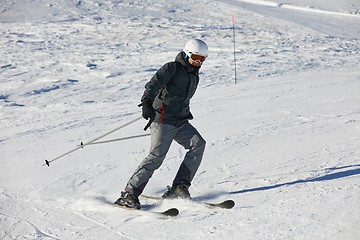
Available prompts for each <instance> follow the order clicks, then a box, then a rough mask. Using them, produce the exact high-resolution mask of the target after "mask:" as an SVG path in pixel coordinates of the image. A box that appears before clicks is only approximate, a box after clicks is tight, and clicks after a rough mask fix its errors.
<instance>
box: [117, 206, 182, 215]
mask: <svg viewBox="0 0 360 240" xmlns="http://www.w3.org/2000/svg"><path fill="white" fill-rule="evenodd" d="M113 205H114V206H115V207H118V208H121V209H126V210H132V211H141V212H149V213H152V214H157V215H161V216H168V217H176V216H177V215H179V210H178V209H177V208H169V209H167V210H165V211H162V212H157V211H151V210H146V209H136V208H128V207H125V206H120V205H117V204H113Z"/></svg>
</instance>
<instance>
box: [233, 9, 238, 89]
mask: <svg viewBox="0 0 360 240" xmlns="http://www.w3.org/2000/svg"><path fill="white" fill-rule="evenodd" d="M232 22H233V38H234V64H235V68H234V72H235V84H236V83H237V76H236V53H235V42H236V40H235V17H234V15H232Z"/></svg>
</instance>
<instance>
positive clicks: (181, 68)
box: [141, 52, 199, 127]
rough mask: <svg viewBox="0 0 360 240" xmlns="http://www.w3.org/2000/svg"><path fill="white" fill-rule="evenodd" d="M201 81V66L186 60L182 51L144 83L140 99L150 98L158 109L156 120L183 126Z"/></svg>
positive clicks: (188, 117)
mask: <svg viewBox="0 0 360 240" xmlns="http://www.w3.org/2000/svg"><path fill="white" fill-rule="evenodd" d="M198 83H199V68H196V67H193V66H192V65H190V64H189V63H188V61H187V60H186V54H185V53H184V52H180V53H179V54H178V55H177V56H176V58H175V61H174V62H168V63H166V64H164V65H163V66H162V67H161V68H160V69H159V70H158V71H157V72H156V73H155V74H154V76H153V77H152V78H151V80H150V81H149V82H148V83H147V84H146V85H145V92H144V94H143V96H142V98H141V101H142V102H144V101H150V102H152V103H153V104H152V105H153V108H154V109H155V111H156V116H155V119H154V122H159V123H165V124H170V125H174V126H177V127H179V126H181V125H182V124H183V123H184V122H186V121H188V119H192V114H191V113H190V99H191V98H192V97H193V96H194V94H195V91H196V88H197V86H198Z"/></svg>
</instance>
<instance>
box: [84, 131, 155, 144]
mask: <svg viewBox="0 0 360 240" xmlns="http://www.w3.org/2000/svg"><path fill="white" fill-rule="evenodd" d="M150 135H151V134H150V133H145V134H140V135H134V136H129V137H122V138H116V139H111V140H106V141H100V142H93V143H89V144H88V145H95V144H102V143H110V142H117V141H122V140H128V139H133V138H141V137H146V136H150ZM80 146H83V143H81V144H80Z"/></svg>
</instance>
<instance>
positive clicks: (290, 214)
mask: <svg viewBox="0 0 360 240" xmlns="http://www.w3.org/2000/svg"><path fill="white" fill-rule="evenodd" d="M281 3H283V2H280V1H260V0H251V1H250V0H247V1H240V0H237V1H235V0H234V1H230V0H219V1H207V0H199V1H190V0H183V1H166V0H157V1H150V0H142V1H137V2H136V3H135V2H133V1H129V0H124V1H115V0H113V1H100V0H84V1H72V0H61V1H51V0H23V1H15V0H5V1H2V2H1V3H0V36H1V38H0V42H1V46H2V47H1V48H0V54H1V56H2V58H0V164H1V165H0V238H1V239H327V240H329V239H334V240H335V239H350V240H355V239H358V236H359V235H360V231H359V229H358V226H357V225H358V222H359V220H360V211H359V207H358V206H359V203H360V199H359V196H360V194H359V193H360V189H359V184H360V178H359V175H360V150H359V149H360V148H359V145H360V94H359V93H360V91H359V89H360V67H359V66H360V64H359V54H360V40H359V39H360V31H359V28H358V26H359V24H360V17H359V16H358V15H357V14H356V13H357V12H358V11H359V9H360V4H359V3H358V1H355V0H352V1H351V0H347V1H345V0H343V1H335V0H332V1H316V2H315V3H313V2H310V1H307V0H301V1H286V5H283V4H281ZM214 9H216V11H214ZM314 10H316V11H314ZM231 15H234V16H235V24H236V26H235V27H236V29H235V30H236V39H237V44H236V53H237V55H236V56H237V70H238V71H237V73H238V83H237V84H236V85H235V84H234V64H233V42H232V40H233V39H232V22H231ZM191 37H199V38H203V39H204V40H205V41H207V42H208V44H209V46H210V57H209V59H208V60H207V61H206V62H205V64H204V66H203V68H202V71H201V83H200V86H199V89H198V92H197V93H196V95H195V97H194V99H193V101H192V112H193V114H194V116H195V119H194V120H193V121H192V123H193V124H194V125H195V126H196V127H197V128H198V130H199V131H200V132H201V133H202V135H203V136H204V138H205V139H206V140H207V149H206V152H205V156H204V161H203V164H202V166H201V167H200V169H199V172H198V174H197V175H196V177H195V179H194V182H193V185H192V187H191V189H190V190H191V193H192V195H193V196H194V197H195V198H196V199H200V200H206V201H210V202H211V201H213V202H217V201H220V200H224V199H228V198H231V199H234V200H235V201H236V206H235V208H234V209H232V210H218V209H209V208H206V207H204V206H202V205H199V204H194V203H190V202H186V201H168V202H164V203H162V204H160V205H155V203H154V202H153V201H151V200H148V199H144V198H141V199H140V200H141V202H142V203H143V205H144V208H146V209H150V208H152V209H154V210H164V209H166V208H168V207H173V206H176V207H178V208H179V210H180V215H179V216H178V217H176V218H172V219H161V218H158V217H156V216H153V215H151V214H146V213H145V214H144V213H139V212H135V211H126V210H121V209H117V208H114V207H112V206H111V205H109V204H107V203H106V202H112V201H114V200H116V198H117V197H118V196H119V194H120V191H121V190H122V189H123V187H124V185H125V183H126V181H127V180H128V178H129V177H130V175H131V174H132V172H133V171H134V169H135V168H136V166H137V165H138V164H139V162H140V161H142V159H143V158H144V156H145V155H146V154H147V151H148V148H149V137H143V138H139V139H133V140H126V141H121V142H114V143H108V144H102V145H94V146H88V147H85V148H84V149H80V150H78V151H76V152H74V153H72V154H70V155H68V156H66V157H63V158H61V159H59V160H58V161H56V162H53V163H52V164H51V166H50V167H46V166H42V165H43V163H44V160H45V159H49V160H50V159H53V158H55V157H57V156H59V155H61V154H63V153H65V152H67V151H69V150H71V149H73V148H75V147H76V146H77V145H78V144H79V143H80V142H81V141H84V142H86V141H88V140H91V139H94V138H95V137H97V136H100V135H102V134H104V133H105V132H108V131H110V130H112V129H114V128H116V127H118V126H120V125H122V124H124V123H126V122H128V121H130V120H132V119H135V118H137V117H138V116H139V115H140V109H139V108H138V107H137V104H138V103H139V100H140V97H141V94H142V92H143V89H144V84H145V83H146V82H147V81H148V80H149V79H150V77H151V76H152V74H154V72H155V71H156V70H157V68H159V67H160V66H161V65H162V64H163V63H165V62H167V61H170V60H172V59H173V58H174V57H175V55H176V54H177V52H179V51H180V50H181V49H182V47H183V45H184V44H185V42H186V41H187V40H188V39H189V38H191ZM145 124H146V121H145V120H140V121H138V122H136V123H134V124H132V125H130V126H128V127H126V128H124V129H121V130H119V131H118V132H116V133H114V134H112V135H110V136H108V137H107V138H106V140H107V139H111V138H119V137H124V136H131V135H136V134H143V133H144V132H143V130H142V129H143V127H144V125H145ZM184 154H185V151H184V150H183V149H181V148H180V147H179V146H178V145H177V144H173V146H172V148H171V150H170V152H169V153H168V156H167V159H166V160H165V162H164V164H163V166H162V167H161V168H160V169H159V170H158V171H157V172H156V173H155V174H154V176H153V178H152V179H151V181H150V183H149V185H148V186H147V188H146V190H145V192H144V193H145V194H147V195H160V194H162V193H163V191H164V190H165V187H166V185H167V184H170V183H171V181H172V178H173V176H174V175H175V173H176V171H177V167H178V166H179V164H180V162H181V160H182V158H183V156H184Z"/></svg>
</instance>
